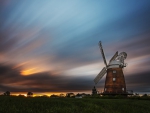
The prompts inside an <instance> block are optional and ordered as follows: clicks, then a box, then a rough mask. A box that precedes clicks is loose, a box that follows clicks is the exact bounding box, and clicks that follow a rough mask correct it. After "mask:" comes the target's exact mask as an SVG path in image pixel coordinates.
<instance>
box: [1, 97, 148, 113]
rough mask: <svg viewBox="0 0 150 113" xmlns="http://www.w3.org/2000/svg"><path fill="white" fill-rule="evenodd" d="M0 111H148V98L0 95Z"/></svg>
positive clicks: (142, 112) (8, 112)
mask: <svg viewBox="0 0 150 113" xmlns="http://www.w3.org/2000/svg"><path fill="white" fill-rule="evenodd" d="M0 113H150V100H138V99H100V98H82V99H76V98H44V97H34V98H26V97H9V96H8V97H7V96H1V97H0Z"/></svg>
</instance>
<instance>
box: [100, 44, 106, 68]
mask: <svg viewBox="0 0 150 113" xmlns="http://www.w3.org/2000/svg"><path fill="white" fill-rule="evenodd" d="M99 48H100V50H101V54H102V57H103V60H104V64H105V65H106V67H107V62H106V59H105V54H104V51H103V47H102V44H101V41H99Z"/></svg>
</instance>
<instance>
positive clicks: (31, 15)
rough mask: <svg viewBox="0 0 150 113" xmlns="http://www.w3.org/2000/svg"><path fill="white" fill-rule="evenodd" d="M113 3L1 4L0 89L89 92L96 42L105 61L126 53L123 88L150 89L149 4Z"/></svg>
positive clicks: (97, 58)
mask: <svg viewBox="0 0 150 113" xmlns="http://www.w3.org/2000/svg"><path fill="white" fill-rule="evenodd" d="M115 1H116V2H114V1H113V2H112V1H78V0H77V1H48V0H45V1H40V0H37V1H20V0H14V1H11V0H1V1H0V15H1V17H0V24H1V26H0V81H1V84H0V91H5V90H10V91H16V92H21V91H29V90H30V91H37V92H59V91H62V92H64V91H90V90H91V88H92V87H93V85H94V82H93V79H94V78H95V76H96V75H97V74H98V73H99V71H100V70H101V69H102V68H103V67H104V64H103V60H102V57H101V54H100V51H99V47H98V42H99V41H100V40H101V41H102V44H103V48H104V51H105V55H106V59H107V62H108V61H109V59H111V57H112V56H113V55H114V53H115V52H116V51H119V52H122V51H125V52H127V54H128V56H127V59H126V60H125V62H126V63H128V66H127V67H126V68H125V69H124V73H125V77H126V82H127V86H128V87H127V88H128V89H134V90H135V91H137V92H138V91H141V92H142V91H150V89H149V88H148V84H149V83H148V81H147V80H146V79H143V75H144V76H145V77H147V79H148V78H149V77H148V73H149V72H150V71H149V63H150V62H149V61H150V60H149V57H150V52H149V50H150V46H149V42H150V39H149V37H150V34H149V32H150V27H149V26H150V21H149V20H150V2H149V1H148V0H145V1H138V2H137V1H119V0H115ZM25 75H28V76H25ZM136 76H137V79H136ZM104 79H105V77H104V78H103V79H102V80H101V81H100V83H99V84H98V86H97V87H98V88H99V89H100V90H102V89H103V84H104ZM140 80H141V82H140ZM144 82H145V84H144ZM136 85H137V86H139V88H137V87H136ZM141 85H142V87H140V86H141Z"/></svg>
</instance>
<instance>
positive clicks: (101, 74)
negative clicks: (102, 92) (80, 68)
mask: <svg viewBox="0 0 150 113" xmlns="http://www.w3.org/2000/svg"><path fill="white" fill-rule="evenodd" d="M105 73H106V67H104V68H103V69H102V70H101V71H100V73H99V74H98V75H97V76H96V78H95V79H94V82H95V84H97V83H98V81H99V80H100V79H101V78H102V77H103V76H104V75H105Z"/></svg>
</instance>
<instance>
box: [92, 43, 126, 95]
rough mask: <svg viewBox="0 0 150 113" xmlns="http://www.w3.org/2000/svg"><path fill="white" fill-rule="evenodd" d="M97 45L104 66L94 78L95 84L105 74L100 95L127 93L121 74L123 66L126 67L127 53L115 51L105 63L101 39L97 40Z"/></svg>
mask: <svg viewBox="0 0 150 113" xmlns="http://www.w3.org/2000/svg"><path fill="white" fill-rule="evenodd" d="M99 47H100V51H101V54H102V57H103V61H104V64H105V67H104V68H103V69H102V70H101V71H100V73H99V74H98V75H97V76H96V78H95V79H94V82H95V84H97V83H98V82H99V80H100V79H101V78H102V77H103V76H104V75H105V74H106V79H105V87H104V92H103V93H102V95H117V94H123V95H127V92H126V84H125V78H124V74H123V68H124V67H126V64H125V63H124V60H125V59H126V58H127V53H125V52H121V53H120V54H118V51H117V52H116V53H115V54H114V56H113V57H112V58H111V59H110V61H109V63H108V64H107V62H106V59H105V54H104V51H103V48H102V43H101V41H100V42H99Z"/></svg>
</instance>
